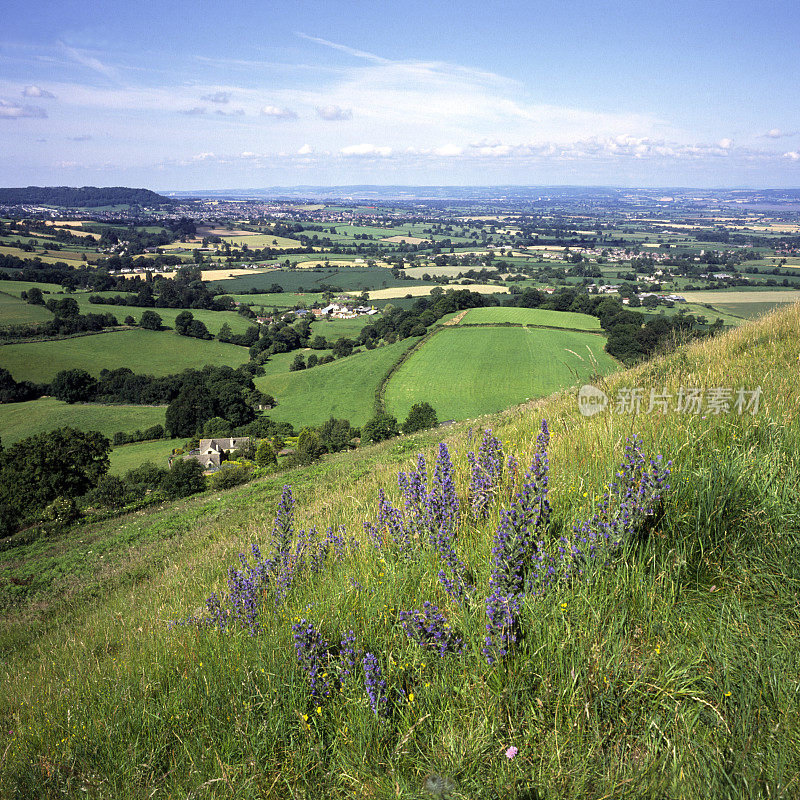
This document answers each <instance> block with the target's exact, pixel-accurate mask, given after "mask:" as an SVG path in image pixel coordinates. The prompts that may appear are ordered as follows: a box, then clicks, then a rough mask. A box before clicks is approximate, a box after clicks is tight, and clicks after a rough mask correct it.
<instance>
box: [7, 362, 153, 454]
mask: <svg viewBox="0 0 800 800" xmlns="http://www.w3.org/2000/svg"><path fill="white" fill-rule="evenodd" d="M12 374H13V373H12ZM164 410H165V407H164V406H128V405H101V404H99V403H73V404H72V405H69V404H67V403H64V402H62V401H61V400H56V399H55V398H53V397H42V398H40V399H38V400H29V401H28V402H26V403H3V404H1V405H0V439H2V442H3V444H4V445H9V444H13V443H14V442H17V441H19V440H20V439H25V438H26V437H28V436H33V435H34V434H36V433H42V432H44V431H51V430H53V429H54V428H61V427H63V426H65V425H68V426H69V427H71V428H77V429H78V430H81V431H100V433H102V434H103V435H104V436H108V437H111V436H113V435H114V434H115V433H117V432H118V431H124V432H125V433H133V431H135V430H144V429H145V428H150V427H152V426H153V425H163V424H164Z"/></svg>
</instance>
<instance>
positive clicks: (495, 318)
mask: <svg viewBox="0 0 800 800" xmlns="http://www.w3.org/2000/svg"><path fill="white" fill-rule="evenodd" d="M502 322H513V323H515V324H518V325H549V326H552V327H555V328H577V329H578V330H584V331H599V330H600V320H599V319H597V317H591V316H589V315H588V314H574V313H572V312H570V311H548V310H546V309H541V308H498V307H490V308H473V309H471V310H470V311H468V312H467V315H466V316H465V317H464V319H463V320H462V321H461V324H462V325H477V324H487V323H495V324H497V323H502Z"/></svg>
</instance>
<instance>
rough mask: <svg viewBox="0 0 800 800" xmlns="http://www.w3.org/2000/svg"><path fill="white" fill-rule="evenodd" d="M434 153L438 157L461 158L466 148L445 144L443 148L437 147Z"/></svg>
mask: <svg viewBox="0 0 800 800" xmlns="http://www.w3.org/2000/svg"><path fill="white" fill-rule="evenodd" d="M433 152H434V153H435V154H436V155H437V156H445V157H449V156H460V155H461V154H462V153H463V152H464V148H463V147H459V146H458V145H456V144H445V145H442V146H441V147H437V148H436V149H435V150H434V151H433Z"/></svg>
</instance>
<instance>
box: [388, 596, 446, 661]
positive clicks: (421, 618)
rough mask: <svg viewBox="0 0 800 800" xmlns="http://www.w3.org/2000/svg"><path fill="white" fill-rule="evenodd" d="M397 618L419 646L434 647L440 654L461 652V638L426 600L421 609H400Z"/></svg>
mask: <svg viewBox="0 0 800 800" xmlns="http://www.w3.org/2000/svg"><path fill="white" fill-rule="evenodd" d="M399 618H400V624H401V625H402V626H403V630H404V631H405V632H406V635H407V636H408V637H409V638H410V639H412V640H413V641H415V642H416V643H417V644H418V645H420V646H421V647H426V648H430V649H435V650H437V651H438V652H439V655H440V656H445V655H446V654H447V653H460V652H461V650H462V642H461V638H460V637H458V636H456V635H455V634H454V632H453V629H452V628H451V627H450V625H449V624H448V622H447V620H446V619H445V618H444V616H443V615H442V614H441V613H440V612H439V609H438V608H437V607H436V606H435V605H433V604H431V603H429V602H428V601H427V600H426V601H425V602H424V603H423V604H422V611H417V610H416V609H414V610H411V611H401V612H400V613H399Z"/></svg>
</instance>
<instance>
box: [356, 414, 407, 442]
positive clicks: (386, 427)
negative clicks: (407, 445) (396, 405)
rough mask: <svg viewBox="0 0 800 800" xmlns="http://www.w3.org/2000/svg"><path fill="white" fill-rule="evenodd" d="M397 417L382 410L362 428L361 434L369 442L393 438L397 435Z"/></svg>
mask: <svg viewBox="0 0 800 800" xmlns="http://www.w3.org/2000/svg"><path fill="white" fill-rule="evenodd" d="M398 433H399V430H398V429H397V419H396V418H395V417H393V416H392V415H391V414H387V413H385V412H380V413H379V414H376V415H375V416H374V417H373V418H372V419H371V420H370V421H369V422H367V424H366V425H364V427H363V428H362V429H361V435H362V437H363V438H364V439H366V440H367V441H368V442H382V441H383V440H384V439H391V438H392V437H393V436H397V434H398Z"/></svg>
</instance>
